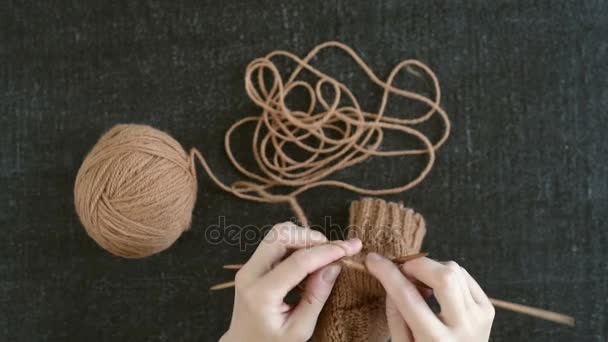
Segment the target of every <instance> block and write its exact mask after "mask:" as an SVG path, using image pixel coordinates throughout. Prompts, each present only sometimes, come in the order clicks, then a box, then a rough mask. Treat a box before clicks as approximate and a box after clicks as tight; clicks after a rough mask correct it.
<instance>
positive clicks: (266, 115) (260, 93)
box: [190, 41, 451, 226]
mask: <svg viewBox="0 0 608 342" xmlns="http://www.w3.org/2000/svg"><path fill="white" fill-rule="evenodd" d="M330 48H334V49H338V50H341V51H342V52H344V53H346V54H347V55H348V56H349V57H351V58H352V59H353V60H354V61H355V63H356V64H357V65H358V66H359V67H360V68H361V69H362V70H363V72H364V73H365V74H366V75H367V77H368V78H369V80H370V81H371V82H372V83H374V84H376V85H377V86H379V87H380V88H382V90H383V93H382V98H381V102H380V105H379V108H378V109H377V110H376V111H375V112H367V111H365V110H363V109H362V108H361V106H360V104H359V101H358V99H357V97H356V96H355V95H354V93H353V92H352V91H351V90H350V89H349V88H348V87H347V86H346V85H344V84H343V83H342V82H340V81H338V80H337V79H335V78H333V77H331V76H329V75H327V74H326V73H324V72H322V71H320V70H318V69H317V68H315V67H314V66H313V65H312V63H311V60H312V59H313V58H315V57H317V55H318V54H319V53H320V52H321V51H322V50H325V49H330ZM278 57H283V58H286V59H288V60H289V61H290V62H293V63H295V64H296V67H295V69H294V70H293V71H292V72H291V74H290V75H289V76H288V77H287V78H286V79H284V78H283V76H282V75H281V72H280V71H279V68H278V67H277V65H276V64H275V62H274V60H275V59H276V58H278ZM413 67H415V68H417V70H421V72H419V71H414V69H412V68H413ZM404 69H405V70H406V71H407V72H410V73H412V74H414V75H416V76H417V77H424V76H426V77H428V79H429V80H430V81H431V82H432V88H433V92H434V96H432V97H431V98H429V97H426V96H423V95H421V94H418V93H415V92H412V91H408V90H406V89H401V88H398V87H396V86H395V85H394V84H393V83H394V79H395V77H396V76H397V75H398V74H399V73H400V72H401V71H402V70H404ZM303 71H307V72H309V73H311V74H312V75H314V76H315V77H317V78H318V81H317V82H316V83H315V84H314V85H313V84H311V83H309V82H305V81H302V80H300V79H298V77H299V76H301V74H302V72H303ZM268 77H271V82H270V83H271V85H270V86H267V84H268ZM324 87H330V88H331V89H332V90H333V98H326V96H324V93H323V91H322V88H324ZM296 88H304V89H305V90H306V91H307V93H308V95H309V103H308V109H307V111H299V110H292V109H290V108H289V107H288V106H287V104H286V98H287V97H288V96H289V94H290V93H291V91H293V90H294V89H296ZM245 89H246V91H247V94H248V96H249V97H250V99H251V100H252V101H253V102H254V103H255V104H256V105H257V106H259V107H260V108H261V110H262V112H261V113H260V114H259V115H258V116H249V117H245V118H243V119H241V120H238V121H237V122H235V123H234V124H233V125H232V126H230V128H229V129H228V130H227V132H226V135H225V137H224V147H225V150H226V154H227V156H228V158H229V160H230V162H231V163H232V165H233V166H234V167H235V168H236V169H237V170H238V171H239V172H240V173H241V174H243V175H244V176H246V177H247V178H248V179H249V180H241V181H237V182H234V183H232V184H231V185H226V184H225V183H223V182H222V181H221V180H220V179H219V178H218V177H216V176H215V175H214V173H213V172H212V170H211V168H210V167H209V165H208V164H207V162H206V161H205V158H204V156H203V155H202V153H201V152H200V151H198V150H197V149H192V150H191V152H190V158H191V162H192V172H195V170H194V168H195V160H198V161H199V162H200V164H201V165H202V166H203V169H204V170H205V172H206V173H207V174H208V175H209V177H210V178H211V180H212V181H213V182H214V183H215V184H217V185H218V186H219V187H220V188H221V189H223V190H225V191H227V192H230V193H232V194H233V195H235V196H237V197H239V198H242V199H246V200H250V201H256V202H266V203H279V202H287V203H289V205H290V206H291V209H292V211H293V213H294V215H295V216H296V219H297V220H298V221H299V223H300V224H301V225H302V226H308V219H307V218H306V215H305V213H304V210H303V209H302V206H301V205H300V204H299V203H298V200H297V196H298V195H299V194H301V193H303V192H305V191H307V190H310V189H313V188H316V187H320V186H330V187H339V188H343V189H346V190H350V191H353V192H356V193H359V194H362V195H388V194H395V193H400V192H403V191H407V190H409V189H411V188H413V187H414V186H416V185H418V184H420V182H422V181H423V180H424V179H425V178H426V177H427V175H428V174H429V172H430V171H431V169H432V167H433V165H434V163H435V152H436V150H437V149H439V148H440V147H441V146H442V145H443V144H444V143H445V141H446V140H447V138H448V136H449V133H450V127H451V125H450V120H449V118H448V115H447V113H446V112H445V111H444V110H443V109H442V108H441V107H440V105H439V103H440V100H441V89H440V87H439V81H438V80H437V77H436V76H435V74H434V73H433V71H432V70H431V69H430V68H429V67H428V66H426V65H425V64H423V63H422V62H419V61H416V60H405V61H402V62H400V63H399V64H397V66H395V67H394V68H393V69H392V71H391V72H390V74H389V76H388V78H387V79H386V81H382V80H381V79H380V78H379V77H378V76H376V74H375V73H374V72H373V71H372V70H371V68H370V67H369V66H368V65H367V64H366V63H365V62H364V61H363V60H362V59H361V58H360V57H359V56H358V55H357V54H356V53H355V52H354V51H353V50H352V49H351V48H350V47H348V46H346V45H344V44H342V43H339V42H333V41H332V42H326V43H323V44H320V45H318V46H317V47H315V48H314V49H312V50H311V51H310V52H309V53H308V54H307V55H306V56H305V57H304V58H303V59H301V58H300V57H298V56H296V55H294V54H292V53H290V52H287V51H280V50H279V51H274V52H271V53H269V54H268V55H266V56H265V57H262V58H258V59H255V60H253V61H252V62H251V63H250V64H249V65H248V66H247V69H246V71H245ZM389 95H394V96H400V97H403V98H407V99H410V100H414V101H417V102H419V103H421V104H423V105H424V106H426V107H428V110H427V111H426V112H425V113H424V114H422V115H419V116H417V117H415V118H408V119H406V118H398V117H390V116H387V115H385V110H386V106H387V103H388V97H389ZM318 108H321V109H320V110H317V109H318ZM434 114H438V115H439V118H440V119H441V120H442V122H443V124H444V131H443V133H442V135H441V138H439V140H438V141H437V142H434V143H433V142H431V140H430V139H429V138H428V137H427V136H426V135H424V134H423V133H422V132H420V131H419V130H417V129H416V128H414V126H416V125H418V124H421V123H424V122H426V121H428V120H429V119H431V118H432V117H433V116H434ZM246 124H254V125H255V128H254V134H253V140H252V152H253V156H254V159H255V162H256V164H257V167H258V168H259V171H261V172H258V173H256V172H253V171H251V170H249V169H247V168H246V167H244V166H243V165H242V164H241V163H240V162H239V161H238V159H237V158H236V157H235V155H234V153H233V149H232V145H231V141H232V136H233V135H234V133H235V131H236V130H237V129H239V128H241V127H242V126H244V125H246ZM384 130H394V131H397V132H401V133H404V134H406V135H409V136H412V137H414V138H416V139H417V140H418V141H420V143H422V145H423V146H424V148H410V149H397V150H391V151H385V150H381V149H380V147H381V145H382V140H383V137H384ZM329 132H332V133H334V134H338V135H339V137H338V138H334V137H332V136H329V135H328V134H329ZM310 140H313V142H310ZM288 145H289V146H292V147H296V148H297V149H298V151H299V152H302V153H307V154H308V155H309V156H308V157H307V158H305V159H304V160H298V159H297V158H296V157H295V156H293V155H290V154H289V153H288V152H287V151H286V147H287V146H288ZM422 154H426V155H428V159H427V162H426V165H425V166H424V168H423V169H422V171H420V172H419V174H418V175H417V176H416V177H414V178H413V179H411V180H410V181H408V182H407V183H405V184H402V185H399V186H394V187H389V188H382V189H369V188H363V187H359V186H357V185H354V184H351V183H347V182H343V181H339V180H333V179H326V177H328V176H330V175H332V174H334V173H335V172H337V171H340V170H342V169H345V168H348V167H350V166H353V165H355V164H358V163H361V162H363V161H365V160H366V159H368V158H369V157H371V156H378V157H394V156H405V155H422ZM279 186H280V187H291V188H293V189H292V190H291V192H288V193H285V194H278V193H273V192H271V189H272V188H274V187H279Z"/></svg>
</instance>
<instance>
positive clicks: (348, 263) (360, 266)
mask: <svg viewBox="0 0 608 342" xmlns="http://www.w3.org/2000/svg"><path fill="white" fill-rule="evenodd" d="M427 255H429V253H416V254H410V255H402V256H399V257H396V258H394V259H392V261H393V262H394V263H396V264H403V263H404V262H407V261H410V260H414V259H417V258H422V257H425V256H427ZM340 262H341V263H342V264H344V265H345V266H346V267H350V268H353V269H355V270H358V271H361V272H367V269H366V268H365V266H364V265H363V264H361V263H359V262H356V261H353V260H350V259H341V260H340ZM243 266H244V265H243V264H228V265H224V266H223V268H224V269H226V270H239V269H241V268H242V267H243ZM234 285H235V282H234V281H229V282H225V283H221V284H217V285H214V286H212V287H210V288H209V290H211V291H216V290H223V289H227V288H230V287H234ZM298 289H299V290H300V293H301V294H302V295H303V296H304V298H305V299H306V300H307V301H308V302H309V303H310V302H311V300H310V298H308V297H306V296H305V294H304V288H303V286H302V285H301V284H300V285H298Z"/></svg>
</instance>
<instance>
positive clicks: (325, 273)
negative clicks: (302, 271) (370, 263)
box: [288, 264, 342, 338]
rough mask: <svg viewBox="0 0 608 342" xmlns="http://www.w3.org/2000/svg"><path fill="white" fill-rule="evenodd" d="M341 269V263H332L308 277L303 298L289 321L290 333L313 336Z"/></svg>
mask: <svg viewBox="0 0 608 342" xmlns="http://www.w3.org/2000/svg"><path fill="white" fill-rule="evenodd" d="M341 269H342V268H341V266H340V265H339V264H330V265H327V266H325V267H323V268H321V269H319V270H318V271H316V272H314V273H312V274H311V275H310V276H309V277H308V279H307V281H306V286H305V289H304V293H303V294H302V299H301V300H300V303H298V305H297V306H296V307H295V308H294V310H293V312H292V314H291V316H290V318H289V321H288V324H289V327H288V329H290V330H291V331H290V333H293V334H295V335H296V336H303V335H305V337H306V336H308V338H310V336H312V333H313V331H314V329H315V326H316V325H317V319H318V318H319V314H320V313H321V310H322V309H323V306H324V305H325V302H326V301H327V298H329V295H330V294H331V290H332V289H333V287H334V284H335V283H336V279H338V275H339V274H340V271H341Z"/></svg>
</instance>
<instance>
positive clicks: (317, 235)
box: [239, 222, 327, 279]
mask: <svg viewBox="0 0 608 342" xmlns="http://www.w3.org/2000/svg"><path fill="white" fill-rule="evenodd" d="M325 242H327V238H326V237H325V235H323V234H322V233H321V232H318V231H316V230H312V229H308V228H302V227H298V226H296V225H295V224H294V223H292V222H284V223H279V224H277V225H275V226H274V227H273V228H272V229H271V230H270V231H269V232H268V234H266V236H265V237H264V240H262V242H261V243H260V245H259V246H258V248H257V249H256V250H255V252H254V253H253V255H252V256H251V258H250V259H249V261H248V262H247V263H246V264H245V265H244V266H243V269H242V270H241V272H239V273H241V276H242V277H243V278H248V279H257V278H259V277H261V276H263V275H264V274H266V273H267V272H268V271H270V270H271V268H272V266H273V265H274V264H275V263H277V262H278V261H280V260H281V259H283V257H284V256H285V255H286V254H287V252H288V250H290V249H296V248H303V247H308V246H312V245H317V244H322V243H325Z"/></svg>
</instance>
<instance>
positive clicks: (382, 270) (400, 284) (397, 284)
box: [366, 253, 445, 336]
mask: <svg viewBox="0 0 608 342" xmlns="http://www.w3.org/2000/svg"><path fill="white" fill-rule="evenodd" d="M366 265H367V268H368V270H369V271H370V273H371V274H372V275H373V276H374V277H376V278H377V279H378V280H379V281H380V283H382V286H383V287H384V289H385V290H386V292H387V295H388V296H389V297H391V300H392V301H393V302H394V303H395V305H396V306H397V309H398V310H399V312H400V313H401V316H402V317H403V319H404V320H405V322H406V323H407V325H408V327H409V328H410V329H411V331H412V334H413V335H414V336H432V335H435V333H437V332H440V331H443V330H444V329H445V326H444V325H443V323H441V321H439V319H438V318H437V316H435V314H434V313H433V311H432V310H431V308H430V307H429V306H428V305H427V303H426V302H425V300H424V298H422V296H421V295H420V293H419V292H418V289H416V287H415V286H414V284H412V282H410V281H409V280H408V279H407V278H406V277H405V276H404V275H403V274H402V273H401V271H400V270H399V268H398V267H397V266H396V265H395V264H393V263H392V262H391V261H389V260H388V259H386V258H384V257H382V256H381V255H378V254H376V253H370V254H368V255H367V259H366Z"/></svg>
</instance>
